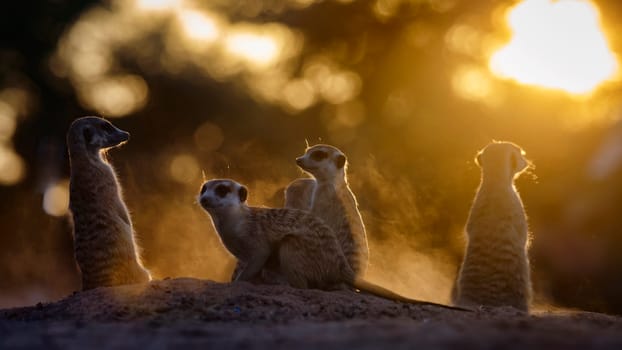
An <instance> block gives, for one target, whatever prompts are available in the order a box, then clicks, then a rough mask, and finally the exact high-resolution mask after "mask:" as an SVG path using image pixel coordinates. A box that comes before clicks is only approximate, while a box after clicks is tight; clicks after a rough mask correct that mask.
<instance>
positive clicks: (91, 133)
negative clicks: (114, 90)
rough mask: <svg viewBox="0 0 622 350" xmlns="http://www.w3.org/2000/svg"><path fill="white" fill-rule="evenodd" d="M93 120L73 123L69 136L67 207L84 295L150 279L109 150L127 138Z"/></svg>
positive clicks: (99, 119)
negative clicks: (107, 151) (97, 289)
mask: <svg viewBox="0 0 622 350" xmlns="http://www.w3.org/2000/svg"><path fill="white" fill-rule="evenodd" d="M129 136H130V135H129V133H127V132H125V131H122V130H119V129H117V128H116V127H114V126H113V125H112V124H111V123H109V122H108V121H106V120H104V119H102V118H97V117H84V118H80V119H77V120H75V121H74V122H73V123H72V124H71V126H70V127H69V131H68V133H67V147H68V149H69V161H70V166H71V178H70V183H69V191H70V195H69V208H70V210H71V214H72V219H73V220H72V221H73V238H74V249H75V258H76V261H77V263H78V267H79V268H80V272H81V274H82V290H87V289H92V288H96V287H102V286H115V285H122V284H134V283H144V282H149V281H150V280H151V276H150V274H149V272H148V271H147V270H146V269H145V268H144V267H143V266H142V263H141V261H140V256H139V254H138V252H137V249H136V246H137V245H136V242H135V239H134V230H133V228H132V221H131V220H130V215H129V213H128V210H127V208H126V206H125V203H124V202H123V199H122V198H121V187H120V185H119V183H118V181H117V177H116V175H115V173H114V170H113V169H112V167H111V165H110V164H109V163H108V162H107V161H106V158H105V152H106V150H107V149H109V148H112V147H116V146H119V145H120V144H123V143H125V142H126V141H127V140H128V139H129Z"/></svg>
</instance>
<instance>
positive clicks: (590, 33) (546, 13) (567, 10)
mask: <svg viewBox="0 0 622 350" xmlns="http://www.w3.org/2000/svg"><path fill="white" fill-rule="evenodd" d="M507 21H508V24H509V26H510V28H511V30H512V38H511V40H510V42H509V43H508V44H507V45H506V46H504V47H502V48H501V49H499V50H498V51H497V52H495V53H494V54H493V55H492V56H491V58H490V62H489V67H490V69H491V71H492V72H493V73H494V74H495V75H497V76H500V77H502V78H508V79H513V80H516V81H517V82H519V83H523V84H528V85H538V86H542V87H546V88H551V89H559V90H563V91H566V92H569V93H572V94H587V93H590V92H591V91H593V90H594V89H595V88H596V87H597V86H598V85H599V84H601V83H602V82H604V81H606V80H608V79H611V78H612V77H613V75H614V74H615V73H616V71H617V68H618V67H617V62H616V58H615V57H614V55H613V54H612V52H611V51H610V50H609V47H608V45H607V42H606V39H605V36H604V33H603V32H602V29H601V27H600V23H599V14H598V10H597V9H596V7H595V6H594V5H593V4H592V3H591V2H588V1H585V0H567V1H550V0H523V1H522V2H521V3H519V4H518V5H516V6H514V7H512V8H510V9H509V11H508V12H507Z"/></svg>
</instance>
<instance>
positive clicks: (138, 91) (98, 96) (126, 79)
mask: <svg viewBox="0 0 622 350" xmlns="http://www.w3.org/2000/svg"><path fill="white" fill-rule="evenodd" d="M147 91H148V90H147V84H146V83H145V81H144V80H143V79H142V78H141V77H139V76H137V75H124V76H119V77H110V78H106V79H102V80H100V81H97V82H95V83H93V84H91V85H89V88H88V89H85V90H83V91H82V92H83V94H81V95H80V97H81V100H82V102H84V103H85V104H86V105H87V106H91V107H93V108H94V109H96V110H97V111H98V112H99V113H101V114H102V115H105V116H107V117H122V116H125V115H127V114H130V113H132V112H134V111H136V110H138V109H140V108H142V107H143V106H144V105H145V103H146V101H147Z"/></svg>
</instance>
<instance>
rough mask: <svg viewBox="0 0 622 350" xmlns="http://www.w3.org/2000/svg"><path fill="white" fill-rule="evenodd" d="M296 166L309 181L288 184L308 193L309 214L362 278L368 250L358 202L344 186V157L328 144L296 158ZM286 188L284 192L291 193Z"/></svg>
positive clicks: (316, 147) (307, 151) (345, 179)
mask: <svg viewBox="0 0 622 350" xmlns="http://www.w3.org/2000/svg"><path fill="white" fill-rule="evenodd" d="M296 164H297V165H298V166H299V167H300V168H301V169H302V170H304V171H305V172H307V173H308V174H310V175H311V176H313V179H298V180H296V181H294V182H293V183H292V184H291V185H290V187H291V186H292V185H294V186H296V187H294V188H299V189H301V190H299V192H302V193H308V192H310V193H311V198H310V209H309V210H310V211H311V213H312V214H314V215H316V216H317V217H319V218H320V219H322V220H323V221H324V222H326V224H327V225H328V226H329V227H330V228H331V229H332V230H333V231H334V232H335V235H336V236H337V240H338V241H339V245H340V246H341V249H342V251H343V253H344V254H345V256H346V258H347V260H348V263H349V264H350V267H352V270H354V272H355V273H356V274H357V275H359V276H363V275H364V274H365V272H366V271H367V264H368V260H369V247H368V244H367V235H366V232H365V225H364V224H363V219H362V217H361V213H360V212H359V209H358V203H357V201H356V197H355V196H354V193H353V192H352V190H351V189H350V186H349V185H348V178H347V175H346V170H347V160H346V156H345V154H343V152H341V151H340V150H339V149H338V148H336V147H334V146H330V145H323V144H320V145H315V146H312V147H309V148H307V149H306V151H305V154H304V155H302V156H300V157H298V158H296ZM290 187H288V188H287V189H286V193H287V192H290V191H293V190H294V188H292V189H291V190H290Z"/></svg>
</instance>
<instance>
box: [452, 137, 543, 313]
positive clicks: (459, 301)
mask: <svg viewBox="0 0 622 350" xmlns="http://www.w3.org/2000/svg"><path fill="white" fill-rule="evenodd" d="M524 155H525V152H524V151H523V150H522V149H521V148H520V147H518V146H517V145H515V144H513V143H510V142H496V141H495V142H492V143H490V144H489V145H488V146H486V147H485V148H484V149H483V150H482V151H480V152H479V153H478V155H477V158H476V163H477V164H478V165H479V166H480V167H481V169H482V178H481V183H480V186H479V189H478V191H477V195H476V196H475V200H474V202H473V205H472V207H471V211H470V213H469V218H468V220H467V224H466V236H467V240H468V241H467V246H466V253H465V257H464V260H463V262H462V266H461V267H460V272H459V275H458V279H457V285H456V288H455V296H454V303H455V304H456V305H460V306H467V307H473V306H481V305H484V306H513V307H515V308H517V309H520V310H523V311H528V310H529V303H530V298H531V280H530V271H529V260H528V256H527V248H528V232H527V231H528V226H527V217H526V215H525V210H524V208H523V203H522V201H521V199H520V197H519V195H518V193H517V192H516V188H515V187H514V180H515V179H516V178H518V176H519V175H520V174H521V173H522V172H523V171H524V170H525V169H527V168H528V167H529V166H530V165H531V164H530V162H529V161H528V160H527V159H525V157H524Z"/></svg>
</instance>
